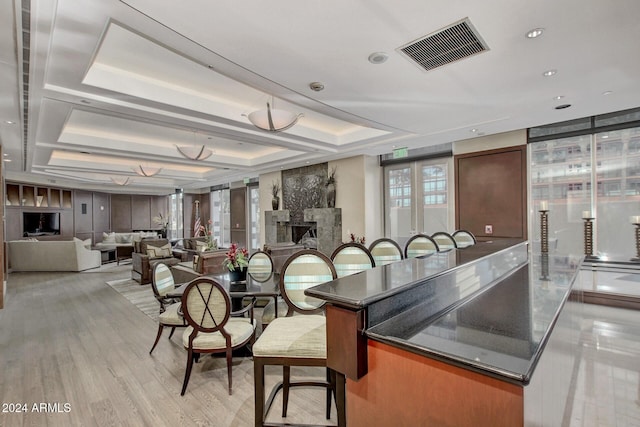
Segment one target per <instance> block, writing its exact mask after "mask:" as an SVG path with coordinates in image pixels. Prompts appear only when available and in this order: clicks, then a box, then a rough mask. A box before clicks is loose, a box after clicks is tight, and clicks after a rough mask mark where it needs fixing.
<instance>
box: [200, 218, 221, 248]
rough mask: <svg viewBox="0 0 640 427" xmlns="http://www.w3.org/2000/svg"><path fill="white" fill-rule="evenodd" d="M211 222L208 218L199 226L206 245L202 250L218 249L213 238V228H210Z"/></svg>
mask: <svg viewBox="0 0 640 427" xmlns="http://www.w3.org/2000/svg"><path fill="white" fill-rule="evenodd" d="M212 224H213V222H212V221H211V220H208V221H207V223H206V224H205V225H201V226H200V234H202V235H203V236H204V237H205V239H206V240H205V242H206V246H205V247H204V250H206V251H212V250H215V249H218V242H217V241H215V240H214V239H213V230H211V225H212Z"/></svg>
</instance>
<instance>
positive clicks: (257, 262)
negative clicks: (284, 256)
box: [247, 251, 273, 282]
mask: <svg viewBox="0 0 640 427" xmlns="http://www.w3.org/2000/svg"><path fill="white" fill-rule="evenodd" d="M247 273H249V274H250V275H251V277H253V278H254V279H255V280H257V281H259V282H262V281H265V280H267V279H269V277H271V274H272V273H273V260H272V259H271V256H270V255H269V254H268V253H266V252H263V251H257V252H254V253H253V254H251V256H250V257H249V266H248V267H247Z"/></svg>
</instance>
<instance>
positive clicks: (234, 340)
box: [180, 277, 256, 396]
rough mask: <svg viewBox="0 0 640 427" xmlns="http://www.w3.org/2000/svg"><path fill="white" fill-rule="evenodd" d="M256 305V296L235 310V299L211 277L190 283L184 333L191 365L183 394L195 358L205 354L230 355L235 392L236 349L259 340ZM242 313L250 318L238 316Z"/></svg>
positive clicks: (184, 305) (185, 298) (184, 301)
mask: <svg viewBox="0 0 640 427" xmlns="http://www.w3.org/2000/svg"><path fill="white" fill-rule="evenodd" d="M254 304H255V297H253V298H252V300H251V303H250V304H248V305H247V306H246V307H244V308H243V309H242V310H238V311H236V312H233V313H232V312H231V298H230V297H229V294H228V293H227V291H225V289H224V288H223V287H222V286H221V285H220V284H219V283H218V282H216V281H214V280H213V279H211V278H209V277H198V278H196V279H194V280H192V281H191V282H189V284H188V285H187V287H186V289H185V290H184V293H183V295H182V312H183V315H184V318H185V319H186V320H187V323H188V325H189V326H187V329H185V331H184V333H183V335H182V344H183V345H184V348H185V349H187V368H186V370H185V373H184V382H183V384H182V392H181V393H180V395H181V396H184V393H185V391H186V390H187V385H188V384H189V377H190V376H191V368H192V367H193V361H194V360H196V359H197V358H198V357H199V356H200V354H202V353H225V354H226V359H227V378H228V381H229V386H228V387H229V395H231V394H232V390H233V381H232V363H231V362H232V351H233V350H234V349H237V348H240V347H243V346H244V345H246V344H247V343H250V342H253V341H254V340H255V332H256V322H255V320H254V318H253V307H254ZM241 313H247V314H248V315H249V317H236V316H237V315H240V314H241ZM232 316H234V317H232Z"/></svg>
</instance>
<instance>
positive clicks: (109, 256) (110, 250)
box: [91, 246, 117, 264]
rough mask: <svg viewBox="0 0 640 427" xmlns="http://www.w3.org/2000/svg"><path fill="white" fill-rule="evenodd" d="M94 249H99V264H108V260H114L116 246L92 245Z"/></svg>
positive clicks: (115, 259)
mask: <svg viewBox="0 0 640 427" xmlns="http://www.w3.org/2000/svg"><path fill="white" fill-rule="evenodd" d="M91 249H92V250H94V251H100V259H101V264H108V263H110V262H116V261H117V258H116V247H115V246H106V247H105V246H100V247H95V246H94V247H92V248H91Z"/></svg>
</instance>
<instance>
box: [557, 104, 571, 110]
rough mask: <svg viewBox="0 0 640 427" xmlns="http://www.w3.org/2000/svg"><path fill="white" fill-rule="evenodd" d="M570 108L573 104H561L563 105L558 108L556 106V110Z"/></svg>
mask: <svg viewBox="0 0 640 427" xmlns="http://www.w3.org/2000/svg"><path fill="white" fill-rule="evenodd" d="M569 107H571V104H561V105H558V106H556V107H554V108H555V109H556V110H564V109H565V108H569Z"/></svg>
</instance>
